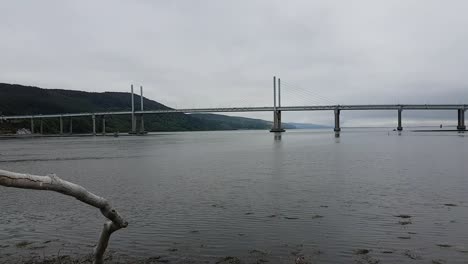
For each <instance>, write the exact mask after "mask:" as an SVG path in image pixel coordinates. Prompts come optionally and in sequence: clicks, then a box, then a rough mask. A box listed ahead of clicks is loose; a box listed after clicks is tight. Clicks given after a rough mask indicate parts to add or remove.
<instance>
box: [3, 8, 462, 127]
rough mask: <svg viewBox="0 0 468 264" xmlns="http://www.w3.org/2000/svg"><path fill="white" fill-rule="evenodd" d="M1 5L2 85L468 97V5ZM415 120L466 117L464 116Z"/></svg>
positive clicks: (177, 103) (321, 116)
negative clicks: (275, 88)
mask: <svg viewBox="0 0 468 264" xmlns="http://www.w3.org/2000/svg"><path fill="white" fill-rule="evenodd" d="M0 10H1V16H0V33H1V36H2V40H1V41H0V54H1V57H0V82H6V83H18V84H24V85H34V86H39V87H45V88H60V89H73V90H85V91H96V92H102V91H122V92H125V91H129V86H130V84H131V83H133V84H135V85H138V86H139V85H143V86H144V88H145V96H146V97H148V98H150V99H153V100H156V101H159V102H162V103H164V104H166V105H168V106H171V107H178V108H181V107H221V106H222V107H229V106H265V105H272V94H271V90H272V76H273V75H276V76H280V77H281V79H282V80H283V83H284V85H283V105H300V104H309V105H310V104H331V103H339V104H364V103H402V104H403V103H468V74H467V73H468V30H467V28H468V16H467V15H466V12H467V10H468V1H461V0H460V1H456V0H451V1H442V0H439V1H429V0H419V1H416V0H401V1H397V0H381V1H379V0H369V1H359V0H353V1H333V0H324V1H310V0H309V1H267V0H265V1H257V0H245V1H239V0H236V1H219V0H211V1H203V0H200V1H192V0H190V1H189V0H187V1H163V0H161V1H152V0H151V1H150V0H147V1H144V0H132V1H130V0H128V1H119V0H108V1H95V0H80V1H63V0H56V1H52V0H41V1H37V0H29V1H26V0H24V1H23V0H16V1H2V2H1V3H0ZM452 112H453V113H452ZM404 115H405V118H406V122H417V123H419V124H426V123H438V122H445V123H447V124H452V123H453V124H452V125H456V121H455V120H456V112H455V111H451V112H447V111H442V112H427V113H421V112H419V113H417V112H408V113H406V112H405V113H404ZM247 116H251V117H261V118H266V119H271V114H270V113H268V114H266V113H265V114H258V113H257V114H249V115H247ZM332 118H333V115H332V113H309V112H302V113H287V114H284V118H283V119H284V121H285V122H288V121H295V122H312V123H320V124H331V123H332ZM441 120H444V121H441ZM394 122H396V113H393V112H378V113H367V112H353V113H344V114H343V123H344V125H345V126H346V125H355V124H361V125H388V124H390V125H392V124H393V123H394Z"/></svg>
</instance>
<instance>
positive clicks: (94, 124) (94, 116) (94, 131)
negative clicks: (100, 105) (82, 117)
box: [92, 114, 96, 136]
mask: <svg viewBox="0 0 468 264" xmlns="http://www.w3.org/2000/svg"><path fill="white" fill-rule="evenodd" d="M92 118H93V136H95V135H96V115H94V114H93V116H92Z"/></svg>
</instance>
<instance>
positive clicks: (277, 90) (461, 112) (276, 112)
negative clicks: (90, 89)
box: [0, 77, 468, 135]
mask: <svg viewBox="0 0 468 264" xmlns="http://www.w3.org/2000/svg"><path fill="white" fill-rule="evenodd" d="M289 88H291V87H288V89H289ZM140 91H141V94H140V99H141V100H140V109H141V110H135V100H134V92H133V85H132V86H131V103H132V110H131V111H112V112H83V113H57V114H44V115H41V114H31V115H17V116H0V121H1V122H3V121H8V120H21V119H23V120H24V119H29V120H31V133H34V132H35V123H34V121H35V120H39V122H40V133H41V134H42V131H43V122H42V120H43V119H46V118H59V120H60V134H63V119H64V118H70V134H71V133H72V131H73V123H72V122H71V120H72V118H73V117H91V118H92V121H93V131H92V134H93V135H96V134H97V131H96V118H97V117H101V118H102V121H103V122H102V124H103V134H105V131H106V127H105V126H106V124H105V118H106V117H107V116H113V115H131V117H132V121H131V122H132V128H131V131H130V132H129V133H130V134H143V133H145V128H144V116H145V115H153V114H168V113H186V114H191V113H235V112H272V113H273V122H272V123H273V124H272V128H271V130H270V131H271V132H284V129H283V128H282V120H281V113H282V112H283V111H286V112H287V111H291V112H292V111H296V112H298V111H333V113H334V120H335V122H334V124H335V126H334V131H335V132H340V131H341V127H340V112H341V111H355V110H368V111H378V110H387V111H392V110H393V111H397V118H398V126H397V127H396V129H397V130H398V131H401V130H403V126H402V112H403V111H404V110H454V111H455V110H456V111H457V115H458V118H457V119H458V124H457V130H459V131H465V130H466V126H465V111H466V109H468V105H467V104H362V105H340V104H336V103H334V102H333V101H331V100H329V99H327V98H325V97H321V96H320V95H317V94H314V93H311V92H310V91H304V90H302V91H301V90H298V89H296V92H298V93H299V94H300V95H301V96H308V97H309V98H311V97H312V98H319V100H321V101H326V102H329V103H330V104H322V105H317V104H314V105H299V106H297V105H296V106H283V105H281V80H280V79H277V78H276V77H273V105H272V106H254V107H216V108H182V109H160V110H144V106H143V98H144V97H143V87H140ZM138 121H139V123H140V124H139V126H137V122H138Z"/></svg>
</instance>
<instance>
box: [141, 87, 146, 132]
mask: <svg viewBox="0 0 468 264" xmlns="http://www.w3.org/2000/svg"><path fill="white" fill-rule="evenodd" d="M140 110H141V111H142V112H143V111H144V109H143V86H140ZM140 134H146V131H145V119H144V117H143V113H142V114H141V115H140Z"/></svg>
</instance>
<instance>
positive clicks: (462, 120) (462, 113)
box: [457, 109, 466, 131]
mask: <svg viewBox="0 0 468 264" xmlns="http://www.w3.org/2000/svg"><path fill="white" fill-rule="evenodd" d="M457 129H458V130H460V131H464V130H466V126H465V109H458V126H457Z"/></svg>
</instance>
